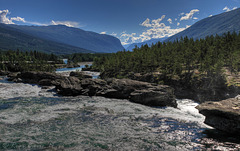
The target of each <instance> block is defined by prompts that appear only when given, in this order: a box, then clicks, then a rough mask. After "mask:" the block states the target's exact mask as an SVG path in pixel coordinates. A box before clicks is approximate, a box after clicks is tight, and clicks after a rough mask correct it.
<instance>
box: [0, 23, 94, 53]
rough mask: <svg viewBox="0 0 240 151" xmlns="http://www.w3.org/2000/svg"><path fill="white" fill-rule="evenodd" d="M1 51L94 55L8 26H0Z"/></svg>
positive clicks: (88, 51)
mask: <svg viewBox="0 0 240 151" xmlns="http://www.w3.org/2000/svg"><path fill="white" fill-rule="evenodd" d="M0 49H1V50H17V49H19V50H21V51H29V50H37V51H41V52H45V53H54V54H71V53H78V52H82V53H93V51H90V50H86V49H83V48H79V47H75V46H71V45H67V44H63V43H58V42H54V41H50V40H46V39H42V38H39V37H35V36H31V35H29V34H26V33H24V32H21V31H19V30H17V29H16V28H12V27H11V26H9V25H6V24H0Z"/></svg>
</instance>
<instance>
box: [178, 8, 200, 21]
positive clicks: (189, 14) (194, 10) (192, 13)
mask: <svg viewBox="0 0 240 151" xmlns="http://www.w3.org/2000/svg"><path fill="white" fill-rule="evenodd" d="M197 12H199V10H198V9H193V10H191V11H190V12H189V13H186V14H185V16H182V17H181V19H180V21H182V20H189V19H192V17H193V15H194V14H195V13H197Z"/></svg>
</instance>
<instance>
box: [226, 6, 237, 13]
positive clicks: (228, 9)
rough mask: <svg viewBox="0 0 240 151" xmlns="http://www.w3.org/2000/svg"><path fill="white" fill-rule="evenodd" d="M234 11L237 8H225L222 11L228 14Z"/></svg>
mask: <svg viewBox="0 0 240 151" xmlns="http://www.w3.org/2000/svg"><path fill="white" fill-rule="evenodd" d="M235 9H237V7H233V8H232V9H230V8H228V7H227V6H225V7H224V8H223V11H225V12H229V11H231V10H235Z"/></svg>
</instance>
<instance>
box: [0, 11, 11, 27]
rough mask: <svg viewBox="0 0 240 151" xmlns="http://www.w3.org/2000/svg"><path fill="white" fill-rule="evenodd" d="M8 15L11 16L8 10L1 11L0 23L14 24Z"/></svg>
mask: <svg viewBox="0 0 240 151" xmlns="http://www.w3.org/2000/svg"><path fill="white" fill-rule="evenodd" d="M8 14H9V11H8V10H7V9H6V10H0V23H4V24H14V23H13V22H12V20H11V19H9V18H8V17H7V15H8Z"/></svg>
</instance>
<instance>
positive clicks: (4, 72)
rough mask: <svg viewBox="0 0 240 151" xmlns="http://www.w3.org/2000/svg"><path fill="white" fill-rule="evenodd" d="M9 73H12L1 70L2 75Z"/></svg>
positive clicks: (0, 74)
mask: <svg viewBox="0 0 240 151" xmlns="http://www.w3.org/2000/svg"><path fill="white" fill-rule="evenodd" d="M9 73H10V72H9V71H3V70H0V76H6V75H8V74H9Z"/></svg>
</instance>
